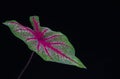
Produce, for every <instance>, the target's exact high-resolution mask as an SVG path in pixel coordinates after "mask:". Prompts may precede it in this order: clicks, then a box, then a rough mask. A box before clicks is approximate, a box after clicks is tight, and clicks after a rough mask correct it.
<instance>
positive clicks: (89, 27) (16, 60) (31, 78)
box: [0, 1, 112, 79]
mask: <svg viewBox="0 0 120 79" xmlns="http://www.w3.org/2000/svg"><path fill="white" fill-rule="evenodd" d="M0 10H1V11H0V35H1V37H0V38H1V39H0V40H1V42H0V48H1V55H0V59H1V66H2V67H1V71H2V75H1V76H3V78H0V79H17V77H18V75H19V73H20V71H21V69H22V68H23V67H24V65H25V64H26V62H27V60H28V58H29V56H30V55H31V53H32V51H30V50H29V49H28V48H27V46H26V45H25V44H24V43H23V42H22V41H21V40H19V39H18V38H16V37H14V36H13V34H12V33H11V32H10V30H9V28H8V27H6V26H5V25H3V24H2V23H3V22H4V21H6V20H12V19H14V20H17V21H18V22H20V23H21V24H23V25H26V26H28V27H31V25H30V22H29V16H32V15H37V16H39V17H40V22H41V26H46V27H49V28H51V29H52V30H55V31H61V32H62V33H64V34H65V35H66V36H67V37H68V39H69V40H70V42H71V43H72V44H73V46H74V47H75V49H76V56H77V57H78V58H79V59H81V61H82V62H83V63H84V64H85V66H86V67H87V69H80V68H77V67H74V66H70V65H64V64H58V63H51V62H45V61H43V60H42V59H41V58H40V57H39V56H38V55H37V54H34V56H33V59H32V61H31V63H30V65H29V67H28V68H27V70H26V71H25V72H24V74H23V76H22V77H21V79H58V78H60V79H110V78H111V77H110V75H111V68H110V67H109V66H107V64H110V63H111V62H112V59H111V57H110V54H111V53H110V52H108V49H109V48H108V46H107V44H108V42H109V40H107V39H106V38H108V36H109V33H108V32H107V31H108V28H107V27H106V26H107V23H106V22H107V18H106V14H107V13H106V9H105V7H104V8H102V7H100V6H99V2H92V1H84V2H82V1H81V2H73V1H71V2H70V1H69V2H67V1H66V2H60V1H56V2H48V1H46V2H40V1H28V2H27V1H26V2H25V1H15V2H14V1H9V2H8V1H6V2H5V1H4V2H1V6H0ZM106 28H107V29H106Z"/></svg>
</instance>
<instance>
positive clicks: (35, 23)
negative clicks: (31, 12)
mask: <svg viewBox="0 0 120 79" xmlns="http://www.w3.org/2000/svg"><path fill="white" fill-rule="evenodd" d="M32 20H33V26H34V30H35V31H36V32H38V31H39V23H38V22H37V21H36V19H35V17H33V18H32Z"/></svg>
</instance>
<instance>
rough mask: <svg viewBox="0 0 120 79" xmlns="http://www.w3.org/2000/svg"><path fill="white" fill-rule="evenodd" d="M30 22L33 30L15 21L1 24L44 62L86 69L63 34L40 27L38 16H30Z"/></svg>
mask: <svg viewBox="0 0 120 79" xmlns="http://www.w3.org/2000/svg"><path fill="white" fill-rule="evenodd" d="M30 22H31V24H32V26H33V29H34V30H32V29H31V28H28V27H26V26H23V25H21V24H20V23H18V22H17V21H15V20H11V21H6V22H4V23H3V24H5V25H7V26H8V27H9V28H10V30H11V32H12V33H13V34H14V35H15V36H16V37H17V38H19V39H21V40H23V41H24V42H25V44H27V46H28V48H29V49H30V50H32V51H34V52H36V53H37V54H38V55H39V56H40V57H42V58H43V59H44V60H45V61H51V62H57V63H62V64H68V65H74V66H77V67H80V68H86V67H85V66H84V65H83V63H82V62H81V61H80V60H79V59H78V58H77V57H76V56H75V50H74V47H73V46H72V45H71V43H70V42H69V40H68V39H67V37H66V36H65V35H64V34H62V33H61V32H56V31H52V30H51V29H50V28H47V27H41V26H40V23H39V17H38V16H31V17H30Z"/></svg>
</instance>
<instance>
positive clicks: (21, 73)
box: [17, 52, 34, 79]
mask: <svg viewBox="0 0 120 79" xmlns="http://www.w3.org/2000/svg"><path fill="white" fill-rule="evenodd" d="M33 54H34V52H32V54H31V56H30V58H29V60H28V61H27V63H26V65H25V66H24V68H23V69H22V71H21V72H20V74H19V76H18V78H17V79H20V78H21V76H22V75H23V73H24V71H25V70H26V69H27V67H28V65H29V64H30V61H31V59H32V57H33Z"/></svg>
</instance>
